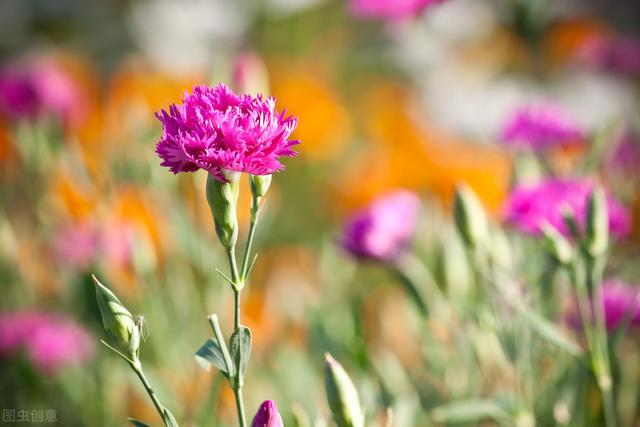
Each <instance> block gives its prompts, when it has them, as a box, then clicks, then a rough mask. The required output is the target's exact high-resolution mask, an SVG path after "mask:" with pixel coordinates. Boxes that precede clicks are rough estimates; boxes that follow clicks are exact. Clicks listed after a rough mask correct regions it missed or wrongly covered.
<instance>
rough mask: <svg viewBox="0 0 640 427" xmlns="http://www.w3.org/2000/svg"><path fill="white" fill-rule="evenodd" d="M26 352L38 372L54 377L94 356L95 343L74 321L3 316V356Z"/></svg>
mask: <svg viewBox="0 0 640 427" xmlns="http://www.w3.org/2000/svg"><path fill="white" fill-rule="evenodd" d="M19 351H24V352H25V354H26V355H27V357H28V359H29V360H30V361H31V363H33V365H34V366H35V367H36V369H38V370H39V371H41V372H43V373H45V374H49V375H53V374H55V373H57V372H58V371H60V370H61V369H63V368H64V367H67V366H72V365H80V364H82V363H84V362H86V361H87V360H88V359H90V358H91V357H92V356H93V354H94V344H93V339H92V337H91V336H90V335H89V333H88V332H87V331H86V330H85V329H84V328H83V327H82V326H80V325H78V324H76V323H75V322H74V321H72V320H71V319H68V318H65V317H62V316H59V315H54V314H51V313H47V312H39V311H14V312H5V313H2V314H0V356H3V357H8V356H12V355H14V354H15V353H17V352H19Z"/></svg>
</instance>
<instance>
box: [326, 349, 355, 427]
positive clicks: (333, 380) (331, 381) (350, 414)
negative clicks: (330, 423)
mask: <svg viewBox="0 0 640 427" xmlns="http://www.w3.org/2000/svg"><path fill="white" fill-rule="evenodd" d="M324 357H325V365H324V384H325V391H326V393H327V402H328V403H329V408H331V413H332V414H333V419H334V421H335V422H336V424H337V425H338V427H364V414H363V412H362V408H361V407H360V399H359V397H358V391H357V390H356V387H355V385H354V384H353V382H352V381H351V378H349V375H348V374H347V372H346V371H345V370H344V368H343V367H342V365H340V364H339V363H338V362H337V361H336V360H335V359H334V358H333V357H332V356H331V355H330V354H329V353H326V354H325V356H324Z"/></svg>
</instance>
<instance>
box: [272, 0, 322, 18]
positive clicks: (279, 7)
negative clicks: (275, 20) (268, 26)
mask: <svg viewBox="0 0 640 427" xmlns="http://www.w3.org/2000/svg"><path fill="white" fill-rule="evenodd" d="M325 1H326V0H266V3H267V10H269V12H271V13H273V14H274V15H289V14H292V13H297V12H301V11H303V10H305V9H307V8H310V7H313V6H316V5H318V4H320V3H323V2H325Z"/></svg>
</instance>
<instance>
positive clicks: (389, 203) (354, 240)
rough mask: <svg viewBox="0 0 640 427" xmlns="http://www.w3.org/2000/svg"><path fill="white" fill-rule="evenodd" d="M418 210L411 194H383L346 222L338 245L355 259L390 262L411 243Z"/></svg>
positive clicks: (417, 202) (415, 198)
mask: <svg viewBox="0 0 640 427" xmlns="http://www.w3.org/2000/svg"><path fill="white" fill-rule="evenodd" d="M419 208H420V200H419V199H418V197H417V196H416V195H415V194H413V193H411V192H408V191H396V192H393V193H390V194H388V195H385V196H383V197H381V198H379V199H377V200H375V201H374V202H373V203H371V204H370V205H369V206H367V207H366V208H364V209H363V210H361V211H359V212H357V213H355V214H354V215H353V216H352V217H351V218H350V219H349V220H348V221H347V224H346V225H345V228H344V234H343V237H342V246H343V247H344V248H345V249H346V250H347V251H349V252H351V253H352V254H353V255H355V256H357V257H359V258H368V259H375V260H379V261H392V260H393V259H395V258H396V257H397V256H398V255H400V254H401V253H402V252H403V251H404V250H405V249H406V248H407V247H408V246H409V244H410V243H411V239H412V237H413V235H414V233H415V230H416V224H417V220H418V211H419Z"/></svg>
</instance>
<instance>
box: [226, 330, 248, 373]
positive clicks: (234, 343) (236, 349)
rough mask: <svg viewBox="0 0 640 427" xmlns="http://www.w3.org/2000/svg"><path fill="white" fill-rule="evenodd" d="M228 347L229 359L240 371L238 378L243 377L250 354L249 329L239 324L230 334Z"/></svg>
mask: <svg viewBox="0 0 640 427" xmlns="http://www.w3.org/2000/svg"><path fill="white" fill-rule="evenodd" d="M229 347H230V348H229V352H230V353H231V359H232V360H233V361H234V362H235V365H236V366H237V369H238V370H239V372H240V378H243V377H244V372H245V371H246V370H247V364H248V363H249V357H250V356H251V330H250V329H249V328H247V327H246V326H240V328H239V329H237V330H235V331H234V332H233V334H231V340H230V343H229Z"/></svg>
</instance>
